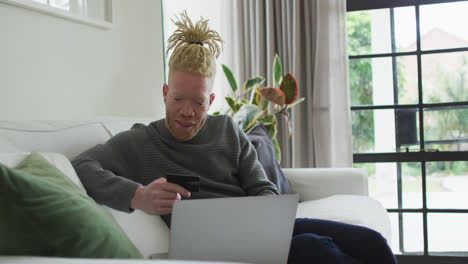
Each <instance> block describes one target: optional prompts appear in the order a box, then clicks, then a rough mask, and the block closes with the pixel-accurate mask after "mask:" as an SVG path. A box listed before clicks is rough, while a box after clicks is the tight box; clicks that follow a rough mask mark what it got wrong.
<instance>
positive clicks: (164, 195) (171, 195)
mask: <svg viewBox="0 0 468 264" xmlns="http://www.w3.org/2000/svg"><path fill="white" fill-rule="evenodd" d="M155 199H161V200H180V199H181V197H180V194H178V193H175V192H168V191H165V190H160V191H157V192H155V193H154V195H153V200H155Z"/></svg>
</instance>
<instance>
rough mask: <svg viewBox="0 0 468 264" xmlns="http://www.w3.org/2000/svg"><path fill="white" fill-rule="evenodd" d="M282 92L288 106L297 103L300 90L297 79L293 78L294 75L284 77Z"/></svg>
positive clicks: (281, 86)
mask: <svg viewBox="0 0 468 264" xmlns="http://www.w3.org/2000/svg"><path fill="white" fill-rule="evenodd" d="M280 90H281V91H283V93H284V97H285V103H286V104H291V103H293V102H294V101H296V98H297V90H298V88H297V82H296V79H295V78H294V77H293V76H292V74H290V73H288V74H286V75H285V76H284V77H283V80H282V81H281V85H280Z"/></svg>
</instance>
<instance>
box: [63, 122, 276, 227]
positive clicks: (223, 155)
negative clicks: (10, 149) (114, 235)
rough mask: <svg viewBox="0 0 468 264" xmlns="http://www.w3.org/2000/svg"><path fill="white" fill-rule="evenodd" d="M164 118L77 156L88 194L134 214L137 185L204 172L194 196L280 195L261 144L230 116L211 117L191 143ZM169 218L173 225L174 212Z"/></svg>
mask: <svg viewBox="0 0 468 264" xmlns="http://www.w3.org/2000/svg"><path fill="white" fill-rule="evenodd" d="M164 122H165V120H164V119H161V120H158V121H155V122H153V123H151V124H149V125H147V126H146V125H142V124H135V125H134V126H133V127H132V129H131V130H128V131H125V132H122V133H119V134H117V135H115V136H114V137H112V138H111V139H109V140H108V141H107V142H106V143H104V144H100V145H96V146H95V147H93V148H91V149H89V150H87V151H85V152H84V153H82V154H80V155H79V156H77V157H76V158H75V159H73V161H72V164H73V167H74V168H75V170H76V172H77V174H78V176H79V177H80V180H81V182H82V183H83V185H84V187H85V188H86V190H87V192H88V194H89V195H90V196H91V197H92V198H94V199H95V200H96V201H97V202H98V203H101V204H104V205H106V206H109V207H111V208H114V209H116V210H120V211H126V212H131V211H132V210H131V208H130V202H131V199H132V197H133V194H134V193H135V191H136V189H137V187H138V186H140V185H147V184H149V183H151V182H152V181H154V180H156V179H158V178H160V177H165V175H166V174H167V173H177V174H189V175H197V176H200V192H197V193H192V197H191V199H200V198H215V197H230V196H255V195H270V194H278V191H277V189H276V187H275V185H274V184H273V183H271V182H270V181H269V180H268V179H267V178H266V176H265V173H264V171H263V168H262V166H261V164H260V163H259V162H258V159H257V153H256V151H255V148H254V147H253V145H252V144H251V143H250V141H249V139H248V138H247V136H246V135H245V133H244V132H243V131H242V130H241V129H240V128H239V127H238V126H237V125H236V124H235V123H234V122H233V120H232V119H231V118H230V117H229V116H225V115H220V116H210V115H208V116H207V118H206V122H205V124H204V126H203V127H202V128H201V130H200V132H199V133H198V134H197V135H196V136H195V137H194V138H192V139H191V140H189V141H186V142H179V141H176V140H175V139H174V138H173V137H172V135H171V134H170V132H169V130H167V128H166V126H165V125H164ZM163 219H164V220H165V221H166V223H167V224H169V216H166V217H164V216H163Z"/></svg>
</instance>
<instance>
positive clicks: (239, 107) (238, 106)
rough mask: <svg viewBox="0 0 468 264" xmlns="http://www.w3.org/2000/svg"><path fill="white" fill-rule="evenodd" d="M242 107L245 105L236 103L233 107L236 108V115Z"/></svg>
mask: <svg viewBox="0 0 468 264" xmlns="http://www.w3.org/2000/svg"><path fill="white" fill-rule="evenodd" d="M243 105H245V103H242V102H240V103H238V104H236V105H235V107H236V113H237V112H238V111H239V110H240V109H241V107H242V106H243Z"/></svg>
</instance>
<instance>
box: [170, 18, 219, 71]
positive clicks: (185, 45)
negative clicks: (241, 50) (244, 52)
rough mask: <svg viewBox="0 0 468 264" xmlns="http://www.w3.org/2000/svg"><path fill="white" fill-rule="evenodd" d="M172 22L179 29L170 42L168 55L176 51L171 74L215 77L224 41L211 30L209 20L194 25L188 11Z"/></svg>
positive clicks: (172, 59)
mask: <svg viewBox="0 0 468 264" xmlns="http://www.w3.org/2000/svg"><path fill="white" fill-rule="evenodd" d="M172 22H173V23H174V24H175V25H176V26H177V27H178V28H177V30H176V31H175V32H174V34H172V36H171V37H170V38H169V40H168V48H167V51H166V54H168V53H169V51H170V50H171V49H174V51H173V53H172V56H171V58H170V59H169V72H172V71H186V72H193V73H199V74H201V75H203V76H205V77H214V76H215V74H216V62H215V59H216V58H218V56H219V54H220V52H221V50H222V47H223V46H222V45H223V40H222V39H221V37H220V36H219V34H218V32H216V31H214V30H212V29H210V28H209V27H208V20H204V19H203V18H201V19H200V20H198V21H197V22H196V24H193V23H192V21H191V20H190V18H189V17H188V15H187V12H186V11H184V12H182V13H181V14H180V18H179V19H178V20H177V21H174V20H172ZM205 45H206V46H207V47H205ZM215 57H216V58H215Z"/></svg>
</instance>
